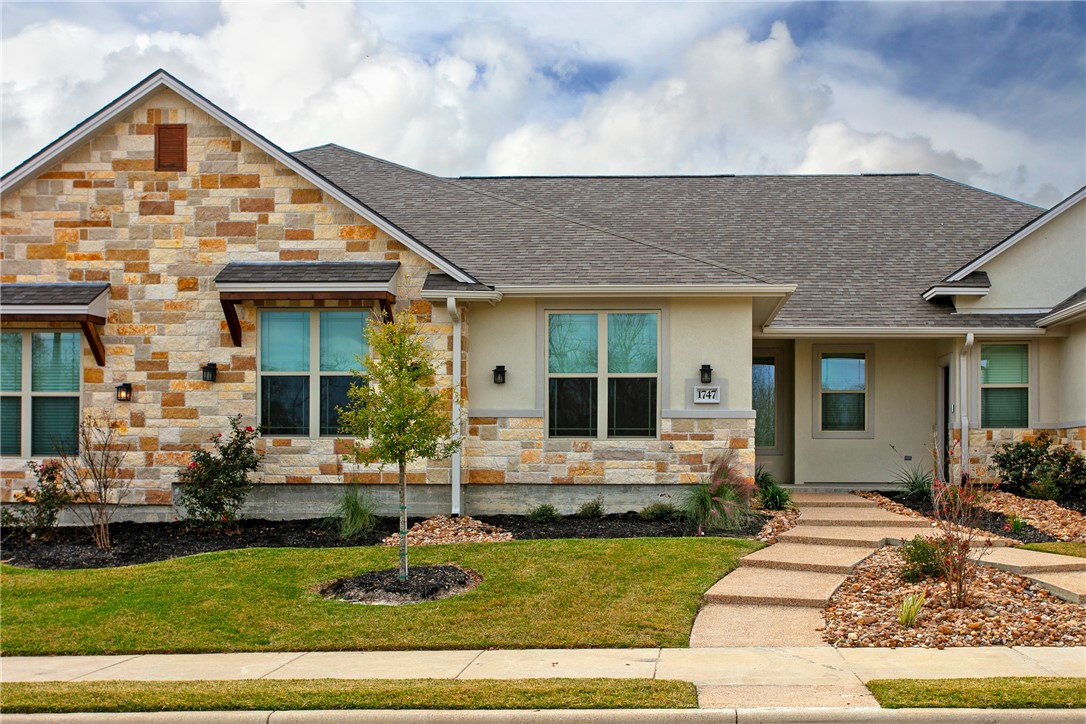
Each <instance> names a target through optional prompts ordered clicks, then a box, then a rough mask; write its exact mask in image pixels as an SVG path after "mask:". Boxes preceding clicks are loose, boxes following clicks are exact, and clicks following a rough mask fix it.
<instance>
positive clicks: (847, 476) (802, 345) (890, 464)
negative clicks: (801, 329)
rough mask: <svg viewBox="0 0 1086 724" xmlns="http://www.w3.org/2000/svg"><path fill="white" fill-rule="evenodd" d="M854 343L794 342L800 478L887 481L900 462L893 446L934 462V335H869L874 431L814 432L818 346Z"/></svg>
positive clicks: (797, 472)
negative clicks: (864, 434) (840, 435)
mask: <svg viewBox="0 0 1086 724" xmlns="http://www.w3.org/2000/svg"><path fill="white" fill-rule="evenodd" d="M815 344H818V345H833V344H852V342H851V341H845V340H837V341H834V340H819V341H818V342H815V343H813V342H812V341H811V340H798V341H797V342H796V359H795V388H796V410H795V424H796V439H795V475H796V482H797V483H829V482H832V483H871V482H888V481H890V480H891V479H892V478H893V476H894V472H895V470H896V469H897V468H898V466H899V465H900V463H901V462H902V458H901V457H900V456H899V455H898V453H895V452H894V450H893V449H891V447H890V445H891V444H892V445H893V446H894V447H896V448H897V450H898V452H899V453H900V454H901V455H911V456H912V461H910V462H909V463H908V464H909V465H912V464H920V465H922V466H924V467H925V468H927V467H930V464H931V463H930V461H931V448H932V447H933V445H934V440H933V437H932V435H933V433H934V430H935V422H936V420H937V411H936V394H937V393H936V381H937V372H938V370H937V368H936V357H937V355H936V342H935V341H934V340H894V339H887V340H871V341H867V342H865V344H872V345H873V346H874V356H875V364H874V384H873V386H872V390H871V394H872V395H873V397H872V399H871V402H870V404H871V410H872V414H871V421H872V423H873V432H874V435H873V437H871V438H865V439H821V438H815V437H814V436H813V431H814V424H815V423H814V420H813V415H814V407H813V403H814V401H815V398H816V395H817V394H818V390H817V389H814V386H813V385H814V379H815V378H814V368H813V365H814V364H815V359H814V355H813V353H812V347H813V346H814V345H815Z"/></svg>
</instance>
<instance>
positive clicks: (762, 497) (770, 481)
mask: <svg viewBox="0 0 1086 724" xmlns="http://www.w3.org/2000/svg"><path fill="white" fill-rule="evenodd" d="M754 483H755V484H756V485H757V486H758V493H757V496H758V503H759V504H760V505H761V506H762V508H764V509H765V510H784V509H785V508H787V507H789V506H790V505H792V494H791V493H789V492H788V491H787V490H785V489H784V488H782V487H781V486H780V485H778V484H777V479H776V478H774V477H773V473H771V472H769V471H768V470H766V469H765V468H764V467H763V466H761V465H759V466H758V469H757V470H755V472H754Z"/></svg>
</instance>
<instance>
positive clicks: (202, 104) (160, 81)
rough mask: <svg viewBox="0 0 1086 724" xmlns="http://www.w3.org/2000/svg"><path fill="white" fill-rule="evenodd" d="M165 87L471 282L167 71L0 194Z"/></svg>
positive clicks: (19, 173)
mask: <svg viewBox="0 0 1086 724" xmlns="http://www.w3.org/2000/svg"><path fill="white" fill-rule="evenodd" d="M163 87H165V88H169V89H170V90H171V91H173V92H174V93H176V94H177V95H179V96H181V97H182V98H184V99H185V100H187V101H188V102H189V103H192V104H193V105H194V106H196V107H197V108H199V109H200V110H202V111H204V112H205V113H207V114H208V115H209V116H211V117H212V118H215V119H216V120H218V121H219V122H220V123H222V124H223V125H224V126H226V127H227V128H229V129H230V130H232V131H234V132H235V133H237V134H238V135H239V136H241V137H242V138H244V139H245V140H246V141H248V142H249V143H251V144H253V145H254V146H256V147H257V148H259V149H260V150H262V151H264V152H265V153H267V154H268V155H269V156H271V157H272V158H274V159H275V160H276V161H278V162H279V163H281V164H282V165H284V166H286V167H287V168H289V169H290V170H291V171H293V172H294V173H296V174H298V175H299V176H301V177H302V178H304V179H305V180H306V181H309V182H310V183H311V184H313V185H314V186H316V187H317V188H319V189H320V190H321V191H323V192H324V193H326V194H328V195H329V196H331V197H332V198H334V199H335V200H336V201H338V202H340V203H341V204H343V205H344V206H346V207H347V208H348V209H350V210H351V211H353V212H355V213H356V214H358V215H359V216H361V217H362V218H364V219H366V220H367V221H369V222H370V223H371V224H373V225H374V226H376V227H377V228H378V229H380V230H381V231H383V232H385V233H386V234H388V235H389V236H391V237H392V238H393V239H395V240H396V241H398V242H400V243H401V244H403V245H404V246H406V247H407V248H408V249H410V250H411V251H413V252H415V253H416V254H418V255H419V256H421V257H422V258H423V259H425V260H426V261H428V262H430V263H431V264H433V265H434V266H435V267H437V268H438V269H440V270H441V271H443V272H445V273H446V274H448V275H449V276H451V277H452V278H453V279H455V280H456V281H458V282H464V283H471V282H475V281H476V280H475V279H472V278H471V277H470V276H468V275H467V274H465V273H464V272H463V271H461V270H460V269H459V268H457V267H456V266H454V265H453V264H451V263H449V262H448V261H446V260H445V259H444V258H443V257H441V256H439V255H438V254H436V253H434V252H433V251H431V250H430V249H428V248H427V247H425V246H424V245H422V244H421V243H419V242H418V241H416V240H415V239H414V238H412V237H411V236H409V235H407V234H405V233H404V232H403V231H402V230H400V229H399V228H398V227H396V226H395V225H393V224H391V223H389V222H388V221H386V220H385V219H384V218H382V217H381V216H380V215H378V214H376V213H375V212H373V211H372V210H371V209H369V208H367V207H366V206H364V205H363V204H360V203H359V202H358V200H357V199H355V198H354V197H352V196H350V195H349V194H347V193H346V192H344V191H342V190H341V189H339V188H338V187H336V186H334V185H333V184H331V183H330V182H329V181H328V180H327V179H325V178H324V177H323V176H320V175H318V174H316V173H314V172H313V171H312V170H311V169H310V168H309V167H308V166H306V165H304V164H302V163H300V162H299V161H298V160H297V159H296V158H294V157H293V156H291V155H290V154H289V153H287V152H286V151H284V150H283V149H281V148H279V147H278V146H276V145H275V144H274V143H272V142H270V141H269V140H268V139H266V138H264V137H263V136H261V135H260V134H258V133H256V132H255V131H253V130H252V129H251V128H249V127H248V126H246V125H245V124H244V123H241V122H240V121H239V120H237V119H236V118H234V117H233V116H231V115H230V114H228V113H226V112H225V111H223V110H222V109H221V108H219V107H218V106H216V105H215V104H213V103H211V102H210V101H208V100H207V99H205V98H203V97H202V96H200V95H197V94H195V93H194V92H193V91H192V90H191V89H189V88H188V87H187V86H185V85H184V84H182V83H180V82H179V81H177V80H176V79H175V78H173V77H172V76H171V75H169V74H168V73H164V72H159V73H155V74H154V75H152V76H151V77H149V78H148V79H147V80H145V81H144V82H143V83H141V84H140V85H138V86H137V87H135V88H133V89H132V90H131V91H129V93H127V94H126V95H124V96H122V97H121V98H119V99H118V100H117V101H115V102H113V103H111V104H110V105H108V106H106V107H105V108H103V109H102V110H100V111H98V113H96V114H94V115H93V116H91V117H90V118H88V119H87V120H86V121H84V122H83V124H82V125H80V126H78V127H77V128H75V129H74V130H73V131H72V132H71V133H70V134H69V135H67V136H64V137H62V138H61V139H60V140H59V141H57V142H55V143H54V145H52V146H49V147H47V148H46V149H45V150H44V151H43V152H42V153H41V156H40V157H39V158H36V159H35V160H34V162H33V163H30V164H27V165H26V166H24V167H21V168H17V169H16V170H15V171H14V172H12V174H11V175H10V176H9V177H8V178H6V179H4V181H3V183H2V184H0V193H7V192H8V191H11V190H13V189H15V188H17V187H18V186H20V185H22V184H23V183H25V182H26V181H28V180H30V179H31V178H33V177H34V176H36V175H37V174H38V173H39V172H40V171H42V170H43V169H45V168H48V167H49V166H51V165H52V164H53V163H55V162H56V161H57V160H58V159H60V158H62V157H63V156H65V155H67V154H68V153H69V152H70V151H72V150H73V149H74V148H75V147H76V146H78V145H79V144H81V143H83V142H84V141H85V140H87V139H88V138H89V137H90V136H92V135H94V134H95V133H96V132H97V131H98V130H99V129H101V128H102V127H103V126H105V125H107V124H109V123H111V122H112V121H113V120H114V119H115V118H117V117H118V116H121V115H123V114H124V113H125V112H127V111H128V110H130V109H131V108H133V107H135V106H137V105H139V104H140V103H141V102H143V100H144V99H145V98H148V97H150V96H151V95H153V94H154V93H155V92H156V91H158V90H159V89H160V88H163Z"/></svg>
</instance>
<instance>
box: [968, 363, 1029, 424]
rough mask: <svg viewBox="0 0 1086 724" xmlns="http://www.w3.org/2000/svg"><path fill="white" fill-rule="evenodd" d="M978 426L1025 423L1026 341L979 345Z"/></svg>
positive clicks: (1026, 393) (1027, 389) (1026, 404)
mask: <svg viewBox="0 0 1086 724" xmlns="http://www.w3.org/2000/svg"><path fill="white" fill-rule="evenodd" d="M980 425H981V427H993V428H1000V427H1004V428H1006V427H1029V345H1028V344H982V345H981V346H980Z"/></svg>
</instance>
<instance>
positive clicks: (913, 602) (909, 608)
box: [897, 591, 927, 628]
mask: <svg viewBox="0 0 1086 724" xmlns="http://www.w3.org/2000/svg"><path fill="white" fill-rule="evenodd" d="M925 600H927V593H926V592H925V591H921V592H920V593H910V594H909V595H908V596H906V597H905V598H903V599H902V600H901V604H900V605H899V606H898V609H897V622H898V623H900V624H901V625H902V626H904V627H905V628H912V627H913V624H915V623H916V617H917V616H919V615H920V609H922V608H924V601H925Z"/></svg>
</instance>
